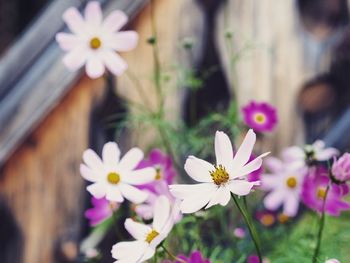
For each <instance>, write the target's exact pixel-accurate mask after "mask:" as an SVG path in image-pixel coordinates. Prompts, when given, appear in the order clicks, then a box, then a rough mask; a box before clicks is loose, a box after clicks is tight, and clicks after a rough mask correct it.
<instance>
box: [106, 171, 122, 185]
mask: <svg viewBox="0 0 350 263" xmlns="http://www.w3.org/2000/svg"><path fill="white" fill-rule="evenodd" d="M107 181H108V182H110V183H111V184H118V183H119V181H120V175H119V174H117V173H116V172H111V173H109V174H108V175H107Z"/></svg>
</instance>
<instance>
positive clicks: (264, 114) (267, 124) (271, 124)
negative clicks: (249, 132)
mask: <svg viewBox="0 0 350 263" xmlns="http://www.w3.org/2000/svg"><path fill="white" fill-rule="evenodd" d="M242 113H243V120H244V122H245V124H246V125H247V126H248V127H250V128H252V129H254V130H255V131H257V132H271V131H272V130H273V129H274V128H275V126H276V124H277V122H278V118H277V112H276V109H275V108H274V107H273V106H271V105H270V104H268V103H265V102H262V103H258V102H255V101H251V102H250V103H249V104H247V105H246V106H244V107H243V108H242Z"/></svg>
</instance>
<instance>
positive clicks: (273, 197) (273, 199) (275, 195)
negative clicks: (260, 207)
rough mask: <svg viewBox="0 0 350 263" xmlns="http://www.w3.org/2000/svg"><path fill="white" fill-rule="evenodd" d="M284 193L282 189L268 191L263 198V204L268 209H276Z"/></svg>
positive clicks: (282, 199) (282, 200)
mask: <svg viewBox="0 0 350 263" xmlns="http://www.w3.org/2000/svg"><path fill="white" fill-rule="evenodd" d="M285 195H286V194H285V193H284V192H283V190H275V191H272V192H270V193H269V194H268V195H267V196H266V197H265V199H264V205H265V207H266V208H267V209H269V210H277V209H278V208H279V207H280V206H281V204H282V203H283V202H284V198H285Z"/></svg>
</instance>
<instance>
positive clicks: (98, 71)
mask: <svg viewBox="0 0 350 263" xmlns="http://www.w3.org/2000/svg"><path fill="white" fill-rule="evenodd" d="M104 72H105V67H104V65H103V63H102V59H101V58H100V57H99V56H97V54H92V55H90V57H89V59H88V60H87V63H86V74H87V75H88V76H89V77H90V78H92V79H97V78H99V77H101V76H102V75H103V73H104Z"/></svg>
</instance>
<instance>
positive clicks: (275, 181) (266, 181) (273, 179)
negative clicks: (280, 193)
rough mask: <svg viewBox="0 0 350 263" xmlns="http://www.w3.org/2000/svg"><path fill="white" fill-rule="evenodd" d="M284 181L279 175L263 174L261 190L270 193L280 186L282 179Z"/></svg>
mask: <svg viewBox="0 0 350 263" xmlns="http://www.w3.org/2000/svg"><path fill="white" fill-rule="evenodd" d="M279 178H281V179H283V180H284V178H282V176H281V175H279V174H262V175H261V189H263V190H265V191H268V190H272V189H274V188H276V187H278V185H279V184H280V179H279Z"/></svg>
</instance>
